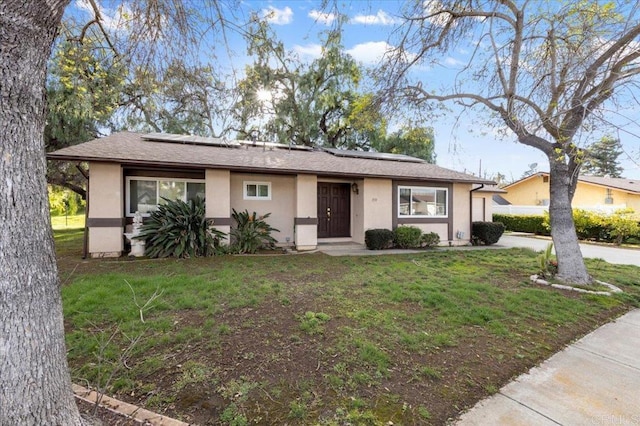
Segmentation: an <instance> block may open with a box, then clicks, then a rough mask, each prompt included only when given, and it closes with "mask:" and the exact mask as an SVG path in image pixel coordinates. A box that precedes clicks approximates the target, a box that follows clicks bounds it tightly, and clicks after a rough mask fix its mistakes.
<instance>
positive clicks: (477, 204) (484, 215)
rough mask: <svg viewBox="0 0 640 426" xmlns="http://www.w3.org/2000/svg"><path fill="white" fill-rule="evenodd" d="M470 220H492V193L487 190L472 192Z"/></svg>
mask: <svg viewBox="0 0 640 426" xmlns="http://www.w3.org/2000/svg"><path fill="white" fill-rule="evenodd" d="M472 194H473V195H472V198H471V203H472V210H471V221H472V222H491V221H493V194H492V193H487V192H477V191H476V192H472Z"/></svg>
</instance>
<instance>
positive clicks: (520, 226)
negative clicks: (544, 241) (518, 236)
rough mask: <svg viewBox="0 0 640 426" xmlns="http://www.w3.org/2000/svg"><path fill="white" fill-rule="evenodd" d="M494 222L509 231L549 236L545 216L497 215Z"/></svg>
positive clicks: (494, 216)
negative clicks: (499, 223) (501, 224)
mask: <svg viewBox="0 0 640 426" xmlns="http://www.w3.org/2000/svg"><path fill="white" fill-rule="evenodd" d="M493 221H494V222H502V223H503V224H504V226H505V229H506V230H508V231H513V232H531V233H533V234H538V235H549V230H548V229H547V228H545V226H544V217H543V216H535V215H515V214H498V213H496V214H494V215H493Z"/></svg>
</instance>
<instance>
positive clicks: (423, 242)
mask: <svg viewBox="0 0 640 426" xmlns="http://www.w3.org/2000/svg"><path fill="white" fill-rule="evenodd" d="M438 244H440V235H438V234H436V233H435V232H427V233H426V234H422V237H421V238H420V246H421V247H435V246H437V245H438Z"/></svg>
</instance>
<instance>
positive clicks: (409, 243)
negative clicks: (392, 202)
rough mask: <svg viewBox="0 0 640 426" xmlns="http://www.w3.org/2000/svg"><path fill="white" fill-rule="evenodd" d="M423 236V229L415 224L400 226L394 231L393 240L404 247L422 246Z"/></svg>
mask: <svg viewBox="0 0 640 426" xmlns="http://www.w3.org/2000/svg"><path fill="white" fill-rule="evenodd" d="M421 238H422V230H420V228H417V227H415V226H398V227H397V228H396V229H395V230H394V231H393V242H394V243H395V245H396V246H398V247H400V248H403V249H407V248H418V247H420V239H421Z"/></svg>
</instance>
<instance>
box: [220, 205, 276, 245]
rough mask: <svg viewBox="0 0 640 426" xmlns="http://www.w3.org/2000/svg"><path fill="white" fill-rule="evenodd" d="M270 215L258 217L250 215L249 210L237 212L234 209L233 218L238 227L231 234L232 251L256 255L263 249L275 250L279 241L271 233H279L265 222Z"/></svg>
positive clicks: (253, 214)
mask: <svg viewBox="0 0 640 426" xmlns="http://www.w3.org/2000/svg"><path fill="white" fill-rule="evenodd" d="M270 215H271V213H267V214H265V215H264V216H260V217H258V216H257V215H256V212H253V213H251V214H249V212H248V211H247V210H245V211H243V212H237V211H236V210H235V209H233V213H232V214H231V217H232V218H233V220H234V221H235V222H236V225H235V226H234V227H233V229H231V232H230V233H229V235H230V236H231V250H232V251H235V252H236V253H255V252H256V251H258V250H259V249H261V248H269V249H272V248H274V247H275V245H276V242H277V241H276V239H275V238H273V237H272V236H271V233H272V232H279V231H278V230H277V229H275V228H272V227H271V225H269V224H268V223H267V222H265V221H264V219H266V218H268V217H269V216H270Z"/></svg>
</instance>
